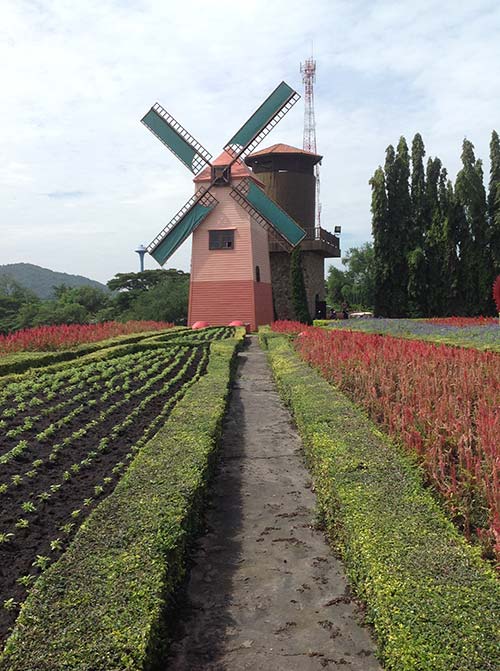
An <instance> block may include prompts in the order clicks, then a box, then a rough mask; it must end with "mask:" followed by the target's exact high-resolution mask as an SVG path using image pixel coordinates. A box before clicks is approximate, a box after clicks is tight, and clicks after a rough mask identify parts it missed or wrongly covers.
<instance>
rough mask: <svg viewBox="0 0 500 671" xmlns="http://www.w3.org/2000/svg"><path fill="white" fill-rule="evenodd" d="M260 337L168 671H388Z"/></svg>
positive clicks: (245, 360)
mask: <svg viewBox="0 0 500 671" xmlns="http://www.w3.org/2000/svg"><path fill="white" fill-rule="evenodd" d="M250 340H251V344H250V346H249V348H248V349H247V350H246V351H243V352H242V353H240V355H239V366H238V371H237V378H236V382H235V385H234V390H233V395H232V399H231V404H230V408H229V413H228V416H227V419H226V422H225V425H224V432H223V439H222V459H221V462H220V465H219V468H218V472H217V474H216V476H215V479H214V482H213V485H212V488H211V494H210V504H209V507H208V511H207V517H206V525H207V532H206V534H205V535H204V536H203V537H202V538H201V539H200V540H199V541H198V543H197V545H196V547H195V551H194V557H193V562H194V564H193V567H192V571H191V575H190V578H189V581H188V583H187V586H186V602H185V604H184V606H183V607H182V608H181V612H180V613H178V614H177V615H178V617H179V624H178V626H177V629H176V631H175V632H174V643H173V644H172V647H171V654H170V657H169V659H168V661H167V663H166V666H165V669H166V671H167V670H168V671H201V670H204V671H223V670H224V671H242V670H243V669H255V670H261V669H262V670H265V671H313V670H319V669H325V668H326V669H334V668H337V667H342V668H346V669H353V670H355V671H361V670H363V671H375V670H380V669H381V667H380V665H379V663H378V661H377V660H376V658H375V644H374V642H373V641H372V639H371V635H370V632H369V630H368V629H367V628H366V627H364V626H363V625H362V624H361V619H362V611H361V609H360V608H359V606H358V604H357V603H356V601H355V600H354V599H353V597H352V596H351V594H350V591H349V587H348V585H347V581H346V578H345V574H344V569H343V566H342V564H341V562H340V561H339V560H338V559H336V558H335V556H334V555H333V554H332V552H331V550H330V548H329V547H328V545H327V543H326V541H325V539H324V537H323V534H322V533H321V531H319V530H318V529H317V528H316V526H315V513H314V508H315V496H314V493H313V492H312V491H311V488H310V487H311V484H310V477H309V474H308V472H307V470H306V468H305V466H304V463H303V457H302V452H301V442H300V438H299V436H298V434H297V432H296V430H295V428H294V427H293V425H292V421H291V417H290V414H289V412H288V410H287V409H286V408H285V407H284V405H283V404H282V402H281V401H280V398H279V396H278V393H277V391H276V388H275V385H274V382H273V380H272V377H271V373H270V370H269V367H268V364H267V361H266V356H265V354H264V353H263V352H262V351H261V350H260V348H259V346H258V344H257V342H256V341H255V340H254V339H250Z"/></svg>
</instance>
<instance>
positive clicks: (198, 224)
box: [142, 82, 305, 329]
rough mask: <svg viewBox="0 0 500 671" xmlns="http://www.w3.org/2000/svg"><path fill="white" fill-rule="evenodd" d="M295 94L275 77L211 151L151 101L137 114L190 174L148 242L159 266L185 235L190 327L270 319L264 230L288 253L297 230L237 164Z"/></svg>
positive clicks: (300, 232) (300, 235) (300, 234)
mask: <svg viewBox="0 0 500 671" xmlns="http://www.w3.org/2000/svg"><path fill="white" fill-rule="evenodd" d="M298 99H299V95H298V94H297V93H296V92H295V91H294V90H293V89H291V88H290V87H289V86H288V85H287V84H286V83H285V82H282V83H281V84H280V85H279V86H278V87H277V88H276V89H275V90H274V91H273V93H271V95H270V96H269V97H268V98H267V99H266V100H265V101H264V102H263V103H262V105H261V106H260V107H259V108H258V109H257V111H256V112H255V113H254V114H253V115H252V116H251V117H250V118H249V119H248V121H247V122H246V123H245V124H244V125H243V126H242V127H241V128H240V130H239V131H238V132H237V133H235V135H233V137H232V138H231V139H230V140H229V142H228V143H227V144H226V145H225V147H224V151H223V152H222V154H221V155H220V156H219V157H218V158H217V159H216V160H215V161H213V162H212V156H211V155H210V154H209V153H208V152H207V151H206V149H204V148H203V147H202V146H201V144H200V143H199V142H197V141H196V140H195V139H194V138H193V137H192V136H191V135H190V134H189V133H188V132H187V131H186V130H185V129H184V128H182V126H181V125H180V124H179V123H177V121H175V119H173V118H172V117H171V116H170V115H169V114H168V112H166V111H165V110H164V109H163V108H162V107H161V106H160V105H159V104H158V103H157V104H155V105H154V106H153V107H152V108H151V109H150V110H149V112H148V113H147V114H146V115H145V116H144V118H143V119H142V123H144V125H146V126H147V127H148V128H149V129H150V130H151V131H152V133H154V135H156V137H157V138H158V139H159V140H160V141H161V142H162V143H163V144H164V145H166V146H167V147H168V148H169V149H170V150H171V151H172V152H173V153H174V154H175V155H176V156H177V158H179V159H180V160H181V161H182V162H183V163H184V164H185V165H186V166H187V167H188V168H189V170H191V172H193V173H194V174H195V175H196V177H195V179H194V183H195V193H194V196H192V197H191V198H190V199H189V200H188V202H187V203H186V204H185V205H184V207H182V208H181V210H180V211H179V212H178V213H177V214H176V215H175V217H174V218H173V219H172V220H171V221H170V222H169V223H168V224H167V226H166V227H165V228H164V229H163V231H161V233H160V234H159V235H158V236H157V237H156V238H155V239H154V240H153V242H152V243H151V244H150V245H149V246H148V252H149V253H150V254H151V255H152V256H153V258H154V259H155V260H156V261H158V263H160V264H161V265H163V264H164V263H165V262H166V261H167V260H168V259H169V258H170V256H172V254H173V253H174V252H175V251H176V250H177V249H178V248H179V247H180V245H181V244H182V243H183V242H184V241H185V240H186V239H187V238H188V237H189V236H190V235H191V234H192V235H193V244H192V255H191V282H190V287H189V317H188V324H189V325H190V326H191V325H192V324H194V323H195V322H197V321H206V322H208V323H209V324H211V325H213V326H217V325H224V324H229V323H230V322H231V321H233V320H241V321H243V322H246V323H249V324H251V327H252V329H255V328H256V327H257V326H259V325H260V324H268V323H269V322H271V321H272V320H273V302H272V291H271V270H270V261H269V245H268V237H269V236H268V234H269V233H271V235H272V238H273V240H276V241H277V242H279V243H280V244H281V245H282V246H283V248H284V249H286V250H287V251H290V250H291V249H292V248H293V247H294V246H295V245H297V244H298V243H299V242H300V241H301V240H302V238H303V237H304V236H305V231H304V230H303V229H302V228H301V227H300V226H299V225H298V224H297V223H296V222H295V221H294V220H293V219H292V218H291V217H290V216H289V215H288V214H287V213H286V212H285V211H284V210H282V209H281V208H280V207H279V206H278V205H277V204H276V203H275V202H274V201H273V200H271V199H270V198H269V197H268V196H266V194H265V193H264V191H263V189H262V183H261V182H260V181H259V180H258V179H257V178H256V177H255V176H254V175H253V174H252V173H251V171H250V170H249V168H247V166H246V165H245V164H244V163H243V160H242V159H243V158H244V157H245V156H246V155H247V154H249V153H250V152H252V151H253V150H254V149H255V147H256V146H257V145H258V144H259V142H261V140H262V139H263V138H264V137H265V136H266V135H267V134H268V133H269V132H270V130H271V129H272V128H274V126H275V125H276V124H277V123H278V121H279V120H280V119H281V118H282V117H283V116H284V115H285V114H286V113H287V112H288V110H289V109H290V108H291V107H292V106H293V105H294V104H295V103H296V102H297V100H298Z"/></svg>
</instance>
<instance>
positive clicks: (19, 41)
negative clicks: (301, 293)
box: [0, 0, 500, 282]
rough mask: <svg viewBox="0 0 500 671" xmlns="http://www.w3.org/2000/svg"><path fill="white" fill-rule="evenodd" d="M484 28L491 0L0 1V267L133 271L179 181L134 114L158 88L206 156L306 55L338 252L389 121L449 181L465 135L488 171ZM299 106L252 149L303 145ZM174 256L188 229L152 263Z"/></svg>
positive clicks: (490, 60)
mask: <svg viewBox="0 0 500 671" xmlns="http://www.w3.org/2000/svg"><path fill="white" fill-rule="evenodd" d="M499 34H500V3H498V1H497V0H474V1H473V2H470V0H468V1H462V0H452V1H450V0H440V1H439V2H435V1H433V0H413V1H412V2H411V3H410V2H402V1H401V0H399V1H393V0H303V1H302V2H298V1H297V0H273V1H272V2H269V0H245V2H229V1H227V0H219V1H218V2H210V3H208V2H206V0H205V1H203V2H202V1H199V0H183V1H182V2H179V1H178V0H175V1H174V0H114V1H113V0H0V63H2V67H1V69H0V91H1V94H0V157H1V161H0V240H1V245H0V264H6V263H17V262H28V263H34V264H37V265H40V266H43V267H46V268H51V269H53V270H58V271H63V272H68V273H75V274H81V275H85V276H87V277H91V278H93V279H97V280H100V281H103V282H105V281H107V280H108V279H110V278H111V277H112V276H113V275H114V274H115V273H118V272H130V271H136V270H138V267H139V265H138V264H139V259H138V256H137V254H135V253H134V250H135V248H136V247H137V245H139V244H145V245H147V244H148V243H149V242H150V241H151V240H152V239H153V238H154V237H155V236H156V234H157V233H158V232H159V231H160V230H162V229H163V227H164V226H165V225H166V224H167V223H168V221H169V220H170V219H171V218H172V217H173V215H174V214H175V213H176V212H177V211H178V210H179V209H180V207H182V205H183V204H184V203H185V202H186V200H187V199H188V198H189V197H190V196H191V194H192V190H193V185H192V183H191V179H192V175H191V173H190V172H189V171H188V170H187V169H186V168H185V167H184V166H183V165H182V164H181V163H180V162H179V161H178V160H177V158H176V157H175V156H174V155H173V154H171V153H170V152H169V151H168V150H167V148H166V147H164V146H163V145H162V144H161V143H160V142H159V141H158V140H157V139H156V138H155V137H154V136H153V135H152V134H151V133H150V132H149V131H148V130H147V129H146V128H145V127H144V126H143V125H142V124H141V123H140V119H141V118H142V116H143V115H144V114H145V113H146V112H147V110H148V109H149V108H150V107H151V106H152V105H153V104H154V103H155V102H159V103H160V104H161V105H162V106H163V107H165V108H166V109H167V110H168V111H169V112H170V113H171V114H172V115H173V116H174V117H175V118H176V119H177V120H178V121H180V123H181V124H182V125H183V126H184V127H185V128H187V130H189V132H190V133H191V134H192V135H193V136H194V137H195V138H196V139H197V140H199V141H200V142H201V143H202V144H203V145H204V146H205V147H206V148H207V149H208V150H209V151H210V153H212V154H213V156H214V157H216V156H217V155H218V154H219V153H220V151H221V149H222V147H223V145H224V144H225V143H226V142H227V140H228V139H229V138H230V137H231V136H232V135H233V133H234V132H235V131H236V130H237V129H238V128H239V127H240V126H241V125H242V124H243V123H244V122H245V121H246V119H247V118H248V117H249V116H250V115H251V114H252V113H253V111H254V110H255V109H256V107H258V106H259V105H260V103H261V102H262V101H263V100H264V99H265V98H266V97H267V96H268V95H269V93H270V92H271V91H272V90H273V89H274V88H275V87H276V85H277V84H279V82H281V81H282V80H285V81H286V82H287V83H288V84H290V86H292V87H293V88H295V89H296V90H297V91H298V92H299V93H301V94H302V93H303V84H302V78H301V75H300V69H299V66H300V63H301V61H304V60H305V59H306V58H308V57H310V56H311V53H313V55H314V58H315V59H316V63H317V77H316V83H315V112H316V125H317V146H318V153H320V154H322V155H323V157H324V158H323V162H322V166H321V200H322V225H323V227H324V228H326V229H328V230H333V227H334V226H341V227H342V234H341V247H342V251H343V252H345V251H346V250H348V249H349V248H350V247H355V246H359V245H361V244H363V243H364V242H367V241H370V239H371V216H370V195H371V194H370V187H369V183H368V182H369V179H370V177H371V175H372V174H373V172H374V170H375V169H376V168H377V166H378V165H379V164H380V163H383V161H384V155H385V149H386V147H387V145H388V144H390V143H393V144H396V143H397V142H398V139H399V137H400V136H401V135H404V136H405V137H406V138H407V140H408V142H409V143H410V142H411V139H412V137H413V135H414V134H415V133H416V132H420V133H421V134H422V136H423V139H424V142H425V145H426V150H427V156H436V155H437V156H439V157H440V158H441V160H442V161H443V164H444V165H445V166H446V167H447V169H448V171H449V173H450V176H451V177H452V178H453V179H454V177H455V175H456V172H457V170H459V168H460V152H461V144H462V141H463V139H464V137H467V138H468V139H470V140H471V141H472V142H473V143H474V145H475V148H476V155H477V156H479V157H481V158H482V159H483V160H484V163H485V169H486V171H487V170H488V167H489V161H488V151H489V149H488V145H489V140H490V135H491V131H492V129H493V128H496V129H497V130H498V131H500V118H499V115H500V68H499V66H498V64H499V63H500V39H499ZM303 114H304V101H303V98H302V99H301V100H300V101H299V102H298V103H297V104H296V105H295V107H294V108H292V110H291V111H290V112H289V113H288V115H287V116H286V117H285V118H284V119H283V120H282V121H281V122H280V123H279V124H278V125H277V126H276V128H275V129H274V130H273V131H272V132H271V134H270V135H268V136H267V138H265V140H264V142H263V143H262V144H261V145H260V147H259V149H262V148H264V147H265V146H269V145H271V144H274V143H276V142H285V143H288V144H292V145H294V146H299V147H301V146H302V136H303V122H304V118H303ZM189 262H190V244H189V242H186V243H185V244H184V245H183V246H182V248H181V249H180V250H178V251H177V252H176V253H175V255H174V256H172V257H171V259H170V260H169V261H168V262H167V265H166V267H175V268H180V269H182V270H189ZM338 263H339V262H336V264H338ZM328 264H329V262H328V261H327V264H326V265H327V266H328ZM146 267H147V268H155V267H158V266H157V264H156V262H155V261H154V260H153V259H152V258H151V257H146Z"/></svg>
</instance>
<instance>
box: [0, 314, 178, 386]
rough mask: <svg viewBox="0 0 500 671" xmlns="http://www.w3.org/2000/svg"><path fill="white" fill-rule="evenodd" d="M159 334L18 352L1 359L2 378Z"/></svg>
mask: <svg viewBox="0 0 500 671" xmlns="http://www.w3.org/2000/svg"><path fill="white" fill-rule="evenodd" d="M181 328H182V329H183V330H185V329H184V327H173V328H172V329H168V331H169V332H171V334H172V337H174V336H177V335H178V332H179V331H180V330H181ZM157 334H158V331H144V332H142V333H134V334H131V335H122V336H116V337H115V338H108V339H107V340H98V341H96V342H91V343H85V344H83V345H77V346H76V347H72V348H70V349H64V350H57V351H54V352H16V353H14V354H5V355H3V356H1V357H0V378H2V377H3V376H4V375H11V374H16V373H24V372H26V371H27V370H29V369H31V368H42V367H44V366H50V365H52V364H55V363H59V362H65V361H72V360H74V359H78V358H80V357H82V356H85V355H87V354H92V353H94V352H97V351H98V350H101V349H107V348H109V347H117V346H120V345H125V344H131V343H134V342H137V341H138V340H144V339H145V338H151V337H152V336H154V335H157ZM169 334H170V333H169ZM163 335H166V333H165V332H163ZM2 381H3V380H2Z"/></svg>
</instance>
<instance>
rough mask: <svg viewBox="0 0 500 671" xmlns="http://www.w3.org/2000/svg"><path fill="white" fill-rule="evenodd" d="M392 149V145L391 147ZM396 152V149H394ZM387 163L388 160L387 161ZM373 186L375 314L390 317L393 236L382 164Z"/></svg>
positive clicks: (371, 184)
mask: <svg viewBox="0 0 500 671" xmlns="http://www.w3.org/2000/svg"><path fill="white" fill-rule="evenodd" d="M391 149H392V147H391ZM392 151H393V152H394V149H392ZM386 165H387V162H386ZM370 186H371V188H372V204H371V211H372V235H373V257H374V283H375V296H374V314H375V316H376V317H388V316H389V315H390V312H391V305H390V295H391V254H390V245H391V237H390V230H389V225H388V223H389V222H388V212H387V193H386V186H385V174H384V171H383V169H382V168H381V166H379V167H378V168H377V170H375V173H374V175H373V177H372V178H371V179H370Z"/></svg>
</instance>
